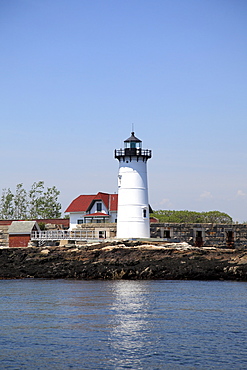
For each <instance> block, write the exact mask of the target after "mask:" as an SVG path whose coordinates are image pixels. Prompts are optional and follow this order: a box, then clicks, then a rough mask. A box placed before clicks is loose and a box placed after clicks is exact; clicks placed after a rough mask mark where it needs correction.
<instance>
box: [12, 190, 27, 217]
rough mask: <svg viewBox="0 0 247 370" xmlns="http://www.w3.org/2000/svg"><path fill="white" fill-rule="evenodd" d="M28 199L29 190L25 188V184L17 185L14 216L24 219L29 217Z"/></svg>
mask: <svg viewBox="0 0 247 370" xmlns="http://www.w3.org/2000/svg"><path fill="white" fill-rule="evenodd" d="M27 212H28V199H27V192H26V190H25V189H23V184H17V185H16V191H15V196H14V218H15V219H17V220H18V219H19V220H23V219H26V218H27V217H28V213H27Z"/></svg>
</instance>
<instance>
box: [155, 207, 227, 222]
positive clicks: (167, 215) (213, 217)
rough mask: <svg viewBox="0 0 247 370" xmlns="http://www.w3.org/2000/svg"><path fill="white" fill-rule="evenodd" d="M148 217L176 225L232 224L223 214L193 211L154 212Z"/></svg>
mask: <svg viewBox="0 0 247 370" xmlns="http://www.w3.org/2000/svg"><path fill="white" fill-rule="evenodd" d="M150 216H152V217H156V218H157V219H158V220H159V221H160V222H176V223H215V224H232V223H233V220H232V218H231V217H230V216H229V215H228V214H226V213H223V212H219V211H209V212H195V211H169V210H159V211H154V212H153V213H152V214H151V215H150Z"/></svg>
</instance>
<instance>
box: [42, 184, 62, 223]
mask: <svg viewBox="0 0 247 370" xmlns="http://www.w3.org/2000/svg"><path fill="white" fill-rule="evenodd" d="M59 194H60V191H58V190H57V189H56V187H55V186H53V187H52V188H47V191H46V192H45V193H44V194H43V197H42V206H41V207H40V216H41V218H59V217H61V212H60V210H61V204H60V203H58V196H59Z"/></svg>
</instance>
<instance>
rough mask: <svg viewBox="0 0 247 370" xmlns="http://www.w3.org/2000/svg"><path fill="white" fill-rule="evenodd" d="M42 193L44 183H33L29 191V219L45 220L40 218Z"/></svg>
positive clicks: (42, 200)
mask: <svg viewBox="0 0 247 370" xmlns="http://www.w3.org/2000/svg"><path fill="white" fill-rule="evenodd" d="M43 192H44V181H39V182H34V183H33V185H32V187H31V190H30V191H29V217H30V218H31V219H36V218H45V217H42V216H40V215H41V214H43V212H42V209H43V202H44V199H43Z"/></svg>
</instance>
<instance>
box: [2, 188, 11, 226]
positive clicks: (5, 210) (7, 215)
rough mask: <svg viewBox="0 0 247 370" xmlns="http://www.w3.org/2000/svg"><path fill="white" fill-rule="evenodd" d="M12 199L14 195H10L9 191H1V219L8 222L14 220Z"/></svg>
mask: <svg viewBox="0 0 247 370" xmlns="http://www.w3.org/2000/svg"><path fill="white" fill-rule="evenodd" d="M13 198H14V194H12V192H11V190H10V189H3V192H2V196H1V201H0V207H1V208H0V209H1V211H0V214H1V219H3V220H10V219H13V218H14V204H13Z"/></svg>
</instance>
